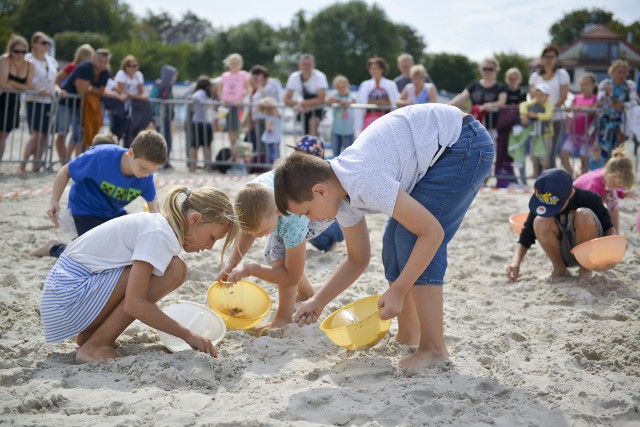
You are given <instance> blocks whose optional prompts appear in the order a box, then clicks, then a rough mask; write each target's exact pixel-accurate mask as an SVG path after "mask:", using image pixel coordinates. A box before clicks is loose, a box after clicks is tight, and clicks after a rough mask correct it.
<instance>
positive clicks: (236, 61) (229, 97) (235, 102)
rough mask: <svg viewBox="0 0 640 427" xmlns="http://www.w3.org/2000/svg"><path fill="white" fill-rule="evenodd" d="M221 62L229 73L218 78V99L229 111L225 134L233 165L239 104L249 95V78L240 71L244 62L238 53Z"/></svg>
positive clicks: (238, 128)
mask: <svg viewBox="0 0 640 427" xmlns="http://www.w3.org/2000/svg"><path fill="white" fill-rule="evenodd" d="M223 62H224V65H225V67H227V68H228V69H229V71H226V72H224V73H223V74H222V77H221V78H220V84H219V85H218V98H220V100H221V101H222V103H223V104H224V105H225V106H226V107H227V108H228V109H229V112H228V113H227V132H229V141H230V142H231V161H232V162H234V163H235V162H236V160H237V155H238V149H237V141H238V131H239V130H240V108H239V104H241V103H242V101H243V99H244V97H245V96H247V94H248V93H249V90H250V86H249V78H250V77H251V76H250V75H249V73H248V72H246V71H244V70H243V69H242V66H243V65H244V61H243V59H242V55H240V54H239V53H232V54H231V55H229V56H227V57H226V58H225V60H224V61H223Z"/></svg>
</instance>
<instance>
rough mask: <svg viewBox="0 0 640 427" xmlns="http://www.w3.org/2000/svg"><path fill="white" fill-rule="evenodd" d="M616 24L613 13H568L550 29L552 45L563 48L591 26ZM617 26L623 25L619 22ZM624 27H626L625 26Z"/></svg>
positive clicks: (588, 11) (601, 11)
mask: <svg viewBox="0 0 640 427" xmlns="http://www.w3.org/2000/svg"><path fill="white" fill-rule="evenodd" d="M614 22H616V21H614V20H613V13H611V12H608V11H606V10H603V9H599V8H593V9H591V10H589V9H580V10H574V11H572V12H569V13H566V14H565V15H564V16H563V17H562V18H561V19H560V20H559V21H558V22H556V23H554V24H553V25H551V28H550V29H549V35H550V36H551V43H553V44H555V45H558V46H562V45H565V44H567V43H570V42H572V41H573V40H575V39H576V38H577V37H578V36H579V35H580V34H581V33H582V32H583V31H584V29H585V28H586V27H587V26H588V25H590V24H600V25H606V26H607V27H609V26H610V24H612V23H614ZM617 24H620V25H622V24H621V23H619V22H617ZM622 26H623V27H624V25H622Z"/></svg>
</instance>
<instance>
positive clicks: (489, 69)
mask: <svg viewBox="0 0 640 427" xmlns="http://www.w3.org/2000/svg"><path fill="white" fill-rule="evenodd" d="M495 70H496V69H495V68H490V67H483V68H482V71H486V72H488V73H489V72H491V71H495Z"/></svg>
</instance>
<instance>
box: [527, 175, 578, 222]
mask: <svg viewBox="0 0 640 427" xmlns="http://www.w3.org/2000/svg"><path fill="white" fill-rule="evenodd" d="M572 190H573V180H572V179H571V175H569V174H568V173H567V171H565V170H564V169H558V168H554V169H547V170H546V171H544V172H542V173H541V174H540V176H539V177H538V179H536V182H535V184H534V185H533V196H531V200H530V201H529V210H530V211H531V212H534V213H535V214H536V215H538V216H543V217H551V216H556V215H558V214H559V213H560V212H561V211H562V208H563V207H564V205H565V203H567V200H569V198H570V197H571V191H572Z"/></svg>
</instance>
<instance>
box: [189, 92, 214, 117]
mask: <svg viewBox="0 0 640 427" xmlns="http://www.w3.org/2000/svg"><path fill="white" fill-rule="evenodd" d="M191 99H192V100H193V116H192V117H191V121H192V122H194V123H213V101H212V100H211V98H209V96H208V95H207V92H205V90H204V89H198V90H197V91H196V92H195V93H194V94H193V95H191Z"/></svg>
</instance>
